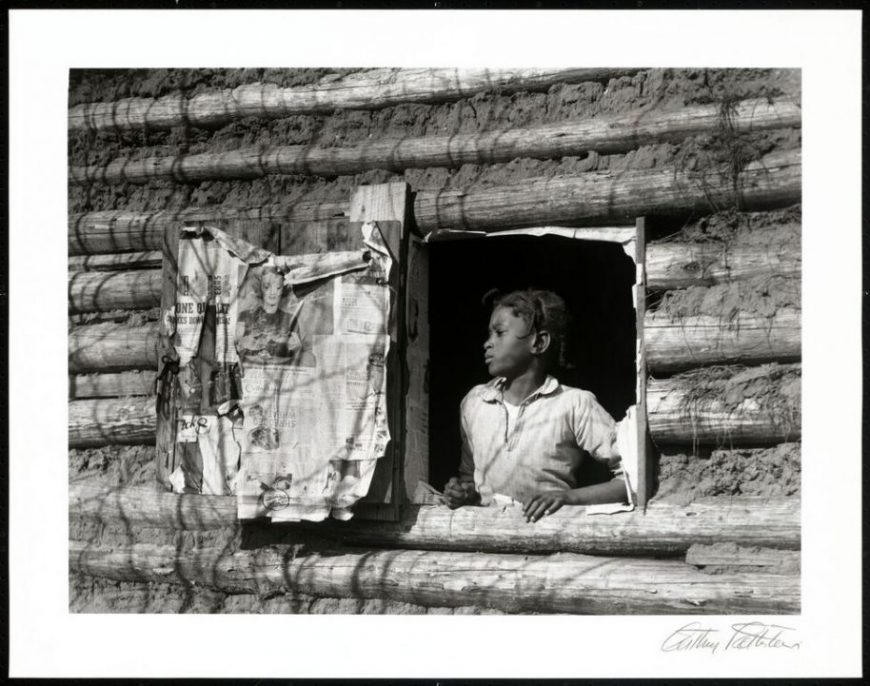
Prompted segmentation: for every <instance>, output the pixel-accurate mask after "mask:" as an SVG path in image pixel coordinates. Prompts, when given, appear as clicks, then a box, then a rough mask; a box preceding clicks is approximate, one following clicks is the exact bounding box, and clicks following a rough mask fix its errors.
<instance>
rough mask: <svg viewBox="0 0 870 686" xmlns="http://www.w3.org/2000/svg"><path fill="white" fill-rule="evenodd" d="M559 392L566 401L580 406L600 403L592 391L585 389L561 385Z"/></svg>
mask: <svg viewBox="0 0 870 686" xmlns="http://www.w3.org/2000/svg"><path fill="white" fill-rule="evenodd" d="M559 392H560V395H561V396H562V397H563V399H564V400H566V401H571V402H573V403H576V404H579V405H583V404H587V403H597V402H598V398H597V397H595V394H594V393H593V392H592V391H587V390H586V389H585V388H577V387H576V386H566V385H565V384H560V386H559Z"/></svg>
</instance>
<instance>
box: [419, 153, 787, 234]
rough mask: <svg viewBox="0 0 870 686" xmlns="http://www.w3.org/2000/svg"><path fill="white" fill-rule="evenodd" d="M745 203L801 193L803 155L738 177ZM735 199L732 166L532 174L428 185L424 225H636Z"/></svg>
mask: <svg viewBox="0 0 870 686" xmlns="http://www.w3.org/2000/svg"><path fill="white" fill-rule="evenodd" d="M737 187H738V188H739V199H740V201H741V206H742V207H743V208H744V209H765V208H769V207H781V206H784V205H788V204H792V203H795V202H798V201H799V200H800V197H801V153H800V151H799V150H786V151H779V152H775V153H770V154H768V155H767V156H765V157H764V158H762V159H760V160H757V161H755V162H752V163H750V164H749V165H747V166H746V167H745V168H744V169H743V170H742V171H741V172H740V173H739V175H738V178H737ZM734 201H735V195H734V179H733V178H732V176H731V173H730V172H729V171H727V170H725V169H719V170H709V169H708V170H704V171H700V172H698V171H691V170H685V169H675V168H673V167H671V166H667V167H661V168H658V169H651V170H644V171H629V172H620V173H617V172H609V171H608V172H587V173H584V174H580V175H577V176H556V177H553V178H546V179H544V178H540V179H527V180H525V181H523V182H522V184H518V185H511V186H492V187H487V188H476V189H468V190H462V189H457V190H453V189H442V190H438V191H430V190H426V189H420V190H419V191H418V192H417V195H416V199H415V202H414V216H415V219H416V221H417V226H418V228H419V229H420V231H421V232H422V233H424V234H426V233H428V232H430V231H433V230H435V229H444V228H452V229H474V230H482V231H499V230H501V229H508V228H515V227H522V226H538V225H542V224H548V223H552V224H559V223H565V224H568V225H572V224H573V225H581V224H593V223H613V224H621V223H631V222H633V221H634V218H635V217H639V216H644V215H653V214H689V213H697V214H710V213H711V212H713V211H715V208H716V207H731V206H733V204H734Z"/></svg>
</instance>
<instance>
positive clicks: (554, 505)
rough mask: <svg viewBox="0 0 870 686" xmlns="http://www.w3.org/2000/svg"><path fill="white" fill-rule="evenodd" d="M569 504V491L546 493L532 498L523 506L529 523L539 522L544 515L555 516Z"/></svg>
mask: <svg viewBox="0 0 870 686" xmlns="http://www.w3.org/2000/svg"><path fill="white" fill-rule="evenodd" d="M566 503H568V491H544V492H543V493H538V494H537V495H534V496H532V497H531V498H530V499H529V500H528V501H526V503H525V504H524V505H523V514H524V515H525V517H526V521H527V522H537V521H538V520H539V519H540V518H541V517H543V516H544V515H550V514H553V513H554V512H555V511H556V510H558V509H560V508H561V507H562V505H565V504H566Z"/></svg>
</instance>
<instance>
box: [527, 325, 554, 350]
mask: <svg viewBox="0 0 870 686" xmlns="http://www.w3.org/2000/svg"><path fill="white" fill-rule="evenodd" d="M551 340H552V339H551V338H550V332H549V331H547V330H546V329H543V330H541V331H537V332H536V333H535V340H534V342H533V343H532V352H533V353H534V354H535V355H543V354H544V353H545V352H547V350H548V349H549V348H550V342H551Z"/></svg>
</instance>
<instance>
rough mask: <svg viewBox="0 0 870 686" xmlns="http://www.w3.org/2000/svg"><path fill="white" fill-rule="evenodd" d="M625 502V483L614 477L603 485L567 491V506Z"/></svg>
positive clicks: (618, 477)
mask: <svg viewBox="0 0 870 686" xmlns="http://www.w3.org/2000/svg"><path fill="white" fill-rule="evenodd" d="M626 501H627V498H626V493H625V481H624V480H623V478H622V477H621V476H615V477H613V478H612V479H611V480H610V481H605V482H604V483H603V484H593V485H591V486H582V487H580V488H575V489H573V490H571V491H568V499H567V501H566V502H567V504H569V505H598V504H600V503H624V502H626Z"/></svg>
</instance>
